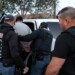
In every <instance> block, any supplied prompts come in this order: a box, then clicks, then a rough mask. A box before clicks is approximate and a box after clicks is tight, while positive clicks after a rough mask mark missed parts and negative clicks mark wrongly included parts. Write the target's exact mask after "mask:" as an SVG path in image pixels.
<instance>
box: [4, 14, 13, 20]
mask: <svg viewBox="0 0 75 75" xmlns="http://www.w3.org/2000/svg"><path fill="white" fill-rule="evenodd" d="M4 20H14V16H13V15H5V17H4Z"/></svg>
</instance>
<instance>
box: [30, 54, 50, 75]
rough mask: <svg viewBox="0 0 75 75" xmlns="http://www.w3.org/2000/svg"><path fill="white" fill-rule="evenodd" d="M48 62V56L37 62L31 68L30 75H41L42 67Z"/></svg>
mask: <svg viewBox="0 0 75 75" xmlns="http://www.w3.org/2000/svg"><path fill="white" fill-rule="evenodd" d="M49 62H50V55H48V56H44V59H43V60H40V61H39V60H37V61H36V64H34V65H32V67H31V75H42V72H43V69H44V67H45V66H46V65H47V64H48V63H49Z"/></svg>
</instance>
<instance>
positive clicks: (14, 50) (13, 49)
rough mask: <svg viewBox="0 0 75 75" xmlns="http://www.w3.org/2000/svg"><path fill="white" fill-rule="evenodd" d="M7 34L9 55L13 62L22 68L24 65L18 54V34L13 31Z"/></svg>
mask: <svg viewBox="0 0 75 75" xmlns="http://www.w3.org/2000/svg"><path fill="white" fill-rule="evenodd" d="M8 36H9V48H10V53H11V56H12V58H13V60H14V62H15V64H17V65H18V66H19V67H20V68H24V67H25V65H24V63H23V60H22V59H21V57H20V54H19V48H18V36H17V35H16V34H15V33H14V32H11V33H9V35H8Z"/></svg>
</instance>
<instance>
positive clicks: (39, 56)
mask: <svg viewBox="0 0 75 75" xmlns="http://www.w3.org/2000/svg"><path fill="white" fill-rule="evenodd" d="M52 37H53V36H52V34H51V33H50V31H49V28H48V25H47V23H45V22H42V23H41V25H40V27H39V29H37V30H35V31H33V32H32V33H31V34H29V35H26V36H25V37H24V36H22V37H19V39H20V40H22V41H33V42H32V44H31V50H32V63H33V64H32V67H31V75H41V74H42V72H43V68H44V67H45V66H46V65H47V64H48V63H49V61H50V50H51V43H52Z"/></svg>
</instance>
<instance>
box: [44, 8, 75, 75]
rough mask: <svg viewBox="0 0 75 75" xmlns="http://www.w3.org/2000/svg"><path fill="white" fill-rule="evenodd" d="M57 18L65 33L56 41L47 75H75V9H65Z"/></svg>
mask: <svg viewBox="0 0 75 75" xmlns="http://www.w3.org/2000/svg"><path fill="white" fill-rule="evenodd" d="M57 17H58V19H59V24H60V27H61V28H62V30H63V32H62V33H61V34H60V35H59V36H58V38H57V39H56V43H55V48H54V51H53V56H52V60H51V62H50V63H49V65H48V67H47V70H46V73H45V75H75V8H73V7H65V8H63V9H62V10H61V11H59V13H58V15H57Z"/></svg>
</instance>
